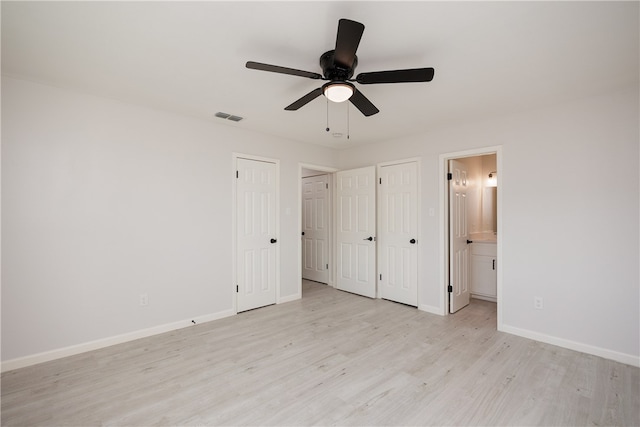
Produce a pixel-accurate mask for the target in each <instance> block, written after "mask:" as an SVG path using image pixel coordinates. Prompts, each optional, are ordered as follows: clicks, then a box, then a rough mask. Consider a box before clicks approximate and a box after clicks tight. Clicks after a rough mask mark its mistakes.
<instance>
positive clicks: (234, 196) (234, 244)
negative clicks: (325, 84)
mask: <svg viewBox="0 0 640 427" xmlns="http://www.w3.org/2000/svg"><path fill="white" fill-rule="evenodd" d="M231 157H232V161H231V176H232V177H233V178H232V179H233V183H232V185H231V188H232V190H231V224H232V225H231V254H232V255H231V257H232V262H231V265H232V274H231V278H232V279H233V280H232V282H231V290H232V292H231V300H232V307H233V312H234V313H236V314H238V295H237V294H238V293H237V291H236V286H237V285H238V255H237V249H238V235H237V233H238V230H237V226H238V221H237V215H238V205H237V201H238V178H237V175H236V174H237V164H238V159H245V160H253V161H257V162H267V163H274V164H275V166H276V174H275V175H276V176H275V179H276V183H275V184H276V200H275V208H276V214H275V215H276V239H278V240H280V160H278V159H272V158H268V157H261V156H254V155H251V154H241V153H236V152H234V153H232V155H231ZM275 269H276V271H275V273H276V284H275V285H276V304H279V303H280V302H282V301H281V299H280V245H276V256H275Z"/></svg>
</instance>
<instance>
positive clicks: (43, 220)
mask: <svg viewBox="0 0 640 427" xmlns="http://www.w3.org/2000/svg"><path fill="white" fill-rule="evenodd" d="M214 120H215V119H212V121H211V122H207V121H202V120H197V119H191V118H186V117H180V116H177V115H173V114H170V113H165V112H160V111H154V110H150V109H146V108H141V107H136V106H132V105H127V104H123V103H119V102H116V101H111V100H107V99H102V98H96V97H91V96H87V95H82V94H77V93H72V92H69V91H64V90H60V89H56V88H52V87H47V86H42V85H38V84H33V83H28V82H24V81H20V80H14V79H9V78H4V77H3V78H2V143H3V146H2V209H3V211H2V360H3V362H6V361H11V360H19V358H22V357H25V356H33V355H36V354H39V353H42V352H50V351H54V352H55V351H57V350H60V349H64V348H67V347H69V346H75V345H83V344H85V343H87V342H92V341H95V340H103V339H109V338H111V337H117V336H123V335H124V336H135V333H136V331H144V330H148V328H151V329H149V330H162V328H160V329H158V326H159V325H176V324H181V322H182V323H184V324H185V325H186V324H188V323H189V321H190V319H196V318H197V319H199V320H200V319H210V318H215V317H216V316H224V315H229V314H231V313H232V311H231V310H232V308H233V305H232V301H233V299H232V298H234V293H233V289H234V286H233V283H232V269H231V264H232V254H231V251H230V249H231V242H232V230H231V227H230V225H231V220H232V218H231V214H232V206H231V200H232V188H233V179H234V172H233V167H232V153H233V152H239V153H243V154H252V155H257V156H264V157H270V158H276V159H280V162H281V163H280V167H281V180H280V182H281V184H282V186H281V206H280V212H281V213H282V217H281V218H280V221H281V224H280V230H281V234H280V237H279V239H278V241H279V242H280V243H281V261H282V266H283V268H282V270H281V294H280V297H281V298H283V299H290V298H292V297H296V296H297V294H298V289H299V288H298V286H299V281H298V277H297V273H298V270H297V265H298V263H299V258H298V242H299V230H298V221H297V218H296V215H297V212H298V206H297V205H298V197H299V195H298V173H299V163H300V162H304V163H321V164H326V165H333V164H335V163H336V159H337V156H336V154H335V152H332V151H331V150H329V149H325V148H321V147H315V146H309V145H303V144H299V143H296V142H291V141H283V140H279V139H277V138H274V137H270V136H265V135H261V134H256V133H250V132H247V131H244V130H241V129H239V128H234V127H233V126H228V125H223V124H218V123H216V122H214ZM287 208H290V215H287V214H286V212H287ZM289 267H290V268H289ZM141 293H147V294H148V297H149V305H148V306H146V307H140V306H139V299H138V297H139V294H141ZM176 322H177V323H176ZM153 328H156V329H153ZM127 334H130V335H127ZM131 334H133V335H131ZM116 341H117V340H116ZM83 348H86V347H83ZM44 359H46V357H45V358H44ZM9 365H10V364H9ZM15 366H18V365H15ZM4 367H5V364H4V363H3V368H4Z"/></svg>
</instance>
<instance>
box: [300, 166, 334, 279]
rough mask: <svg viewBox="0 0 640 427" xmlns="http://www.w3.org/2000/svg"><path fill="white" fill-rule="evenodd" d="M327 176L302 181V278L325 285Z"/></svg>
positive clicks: (327, 213)
mask: <svg viewBox="0 0 640 427" xmlns="http://www.w3.org/2000/svg"><path fill="white" fill-rule="evenodd" d="M328 194H329V176H328V175H319V176H311V177H308V178H303V179H302V278H303V279H308V280H314V281H316V282H321V283H327V282H328V281H329V245H328V243H329V227H328V215H329V203H328V202H329V197H328Z"/></svg>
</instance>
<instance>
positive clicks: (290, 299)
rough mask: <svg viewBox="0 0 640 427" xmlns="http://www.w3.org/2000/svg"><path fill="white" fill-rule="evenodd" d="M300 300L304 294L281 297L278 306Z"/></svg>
mask: <svg viewBox="0 0 640 427" xmlns="http://www.w3.org/2000/svg"><path fill="white" fill-rule="evenodd" d="M300 298H302V294H293V295H287V296H286V297H280V299H279V300H278V304H282V303H285V302H291V301H295V300H297V299H300Z"/></svg>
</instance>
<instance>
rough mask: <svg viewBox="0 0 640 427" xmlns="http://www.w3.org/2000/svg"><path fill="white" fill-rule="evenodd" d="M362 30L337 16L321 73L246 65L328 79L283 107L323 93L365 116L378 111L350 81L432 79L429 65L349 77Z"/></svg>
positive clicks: (292, 106) (294, 106)
mask: <svg viewBox="0 0 640 427" xmlns="http://www.w3.org/2000/svg"><path fill="white" fill-rule="evenodd" d="M363 32H364V25H363V24H361V23H360V22H356V21H351V20H349V19H340V20H339V21H338V35H337V37H336V48H335V49H334V50H330V51H328V52H325V53H323V54H322V56H320V67H322V74H318V73H314V72H311V71H303V70H296V69H294V68H287V67H280V66H278V65H270V64H263V63H260V62H253V61H248V62H247V64H246V67H247V68H250V69H253V70H261V71H270V72H272V73H280V74H290V75H292V76H299V77H307V78H310V79H315V80H327V81H328V83H325V84H324V85H322V87H319V88H317V89H314V90H312V91H311V92H309V93H308V94H306V95H304V96H303V97H302V98H300V99H298V100H297V101H294V102H293V103H292V104H290V105H288V106H286V107H285V110H288V111H295V110H297V109H299V108H300V107H303V106H304V105H306V104H308V103H309V102H311V101H313V100H314V99H316V98H317V97H318V96H320V95H324V96H326V97H327V99H329V100H330V101H333V102H344V101H346V100H347V99H348V100H349V101H350V102H351V103H352V104H353V105H355V107H356V108H357V109H358V110H360V112H361V113H362V114H364V115H365V116H367V117H368V116H372V115H374V114H376V113H378V112H379V111H380V110H378V109H377V108H376V106H375V105H373V103H372V102H371V101H369V100H368V99H367V98H366V97H365V96H364V95H363V94H362V92H360V91H359V90H358V89H357V88H356V87H355V86H354V85H353V83H351V82H357V83H360V84H362V85H368V84H378V83H409V82H430V81H431V80H432V79H433V73H434V70H433V68H412V69H406V70H390V71H375V72H370V73H360V74H358V75H357V76H356V78H355V79H352V77H353V74H354V71H355V69H356V66H357V65H358V57H357V56H356V50H357V49H358V45H359V44H360V39H361V38H362V33H363Z"/></svg>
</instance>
